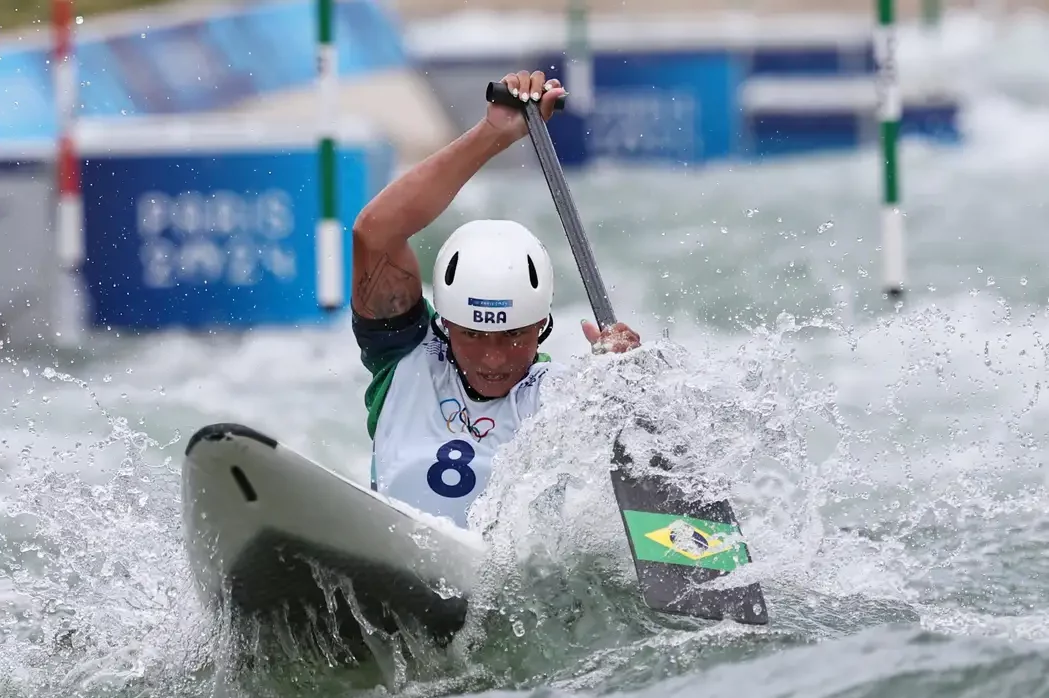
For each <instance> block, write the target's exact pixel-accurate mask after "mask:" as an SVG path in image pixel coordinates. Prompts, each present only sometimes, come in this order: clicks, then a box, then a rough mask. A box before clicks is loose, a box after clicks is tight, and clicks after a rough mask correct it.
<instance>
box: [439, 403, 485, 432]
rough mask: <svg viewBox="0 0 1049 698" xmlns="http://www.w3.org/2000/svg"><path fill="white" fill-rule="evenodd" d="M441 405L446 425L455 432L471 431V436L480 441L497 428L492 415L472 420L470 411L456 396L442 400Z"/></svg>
mask: <svg viewBox="0 0 1049 698" xmlns="http://www.w3.org/2000/svg"><path fill="white" fill-rule="evenodd" d="M440 406H441V416H442V417H444V425H445V427H446V428H447V429H448V431H450V432H451V433H453V434H454V433H456V432H464V431H465V432H469V434H470V436H472V437H474V438H475V439H477V440H478V441H480V440H481V439H483V438H484V437H486V436H488V434H489V433H491V431H492V429H495V420H494V419H492V418H491V417H481V418H480V419H478V420H477V421H475V422H471V421H470V412H469V411H468V410H467V409H466V407H465V406H464V405H462V404H461V403H460V402H459V401H458V400H456V399H455V398H454V397H450V398H445V399H444V400H441V405H440ZM456 423H458V425H457V424H456ZM456 426H457V427H458V428H456Z"/></svg>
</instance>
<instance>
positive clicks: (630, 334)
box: [583, 320, 641, 354]
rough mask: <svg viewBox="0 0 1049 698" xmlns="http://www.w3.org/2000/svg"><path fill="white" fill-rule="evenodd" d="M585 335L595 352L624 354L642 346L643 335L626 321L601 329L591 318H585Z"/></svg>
mask: <svg viewBox="0 0 1049 698" xmlns="http://www.w3.org/2000/svg"><path fill="white" fill-rule="evenodd" d="M583 336H584V337H586V341H588V342H590V346H591V348H592V349H593V352H594V353H595V354H604V353H606V352H612V353H613V354H622V353H625V352H628V351H630V350H631V349H637V348H638V347H639V346H641V337H640V336H639V335H638V333H637V332H634V331H633V330H632V329H630V328H629V327H627V325H626V323H624V322H617V323H616V324H614V325H612V326H611V327H606V328H605V329H603V330H600V329H598V327H597V325H595V324H594V323H592V322H590V321H589V320H583Z"/></svg>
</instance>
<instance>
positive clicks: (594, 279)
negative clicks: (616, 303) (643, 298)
mask: <svg viewBox="0 0 1049 698" xmlns="http://www.w3.org/2000/svg"><path fill="white" fill-rule="evenodd" d="M487 99H488V101H489V102H495V103H496V104H501V105H503V106H507V107H522V106H523V107H524V110H523V111H524V119H525V123H526V124H527V125H528V135H529V136H530V137H531V139H532V145H533V146H535V154H536V155H537V156H538V157H539V166H540V167H541V168H542V169H543V175H544V176H545V177H546V184H547V187H549V189H550V196H551V197H553V199H554V206H555V207H556V208H557V215H558V216H560V218H561V225H562V226H564V229H565V234H566V235H567V236H568V244H569V246H570V247H571V248H572V255H573V256H574V257H575V261H576V266H577V267H578V268H579V275H580V277H582V280H583V288H585V289H586V295H587V297H588V298H589V299H590V308H591V309H592V310H593V311H594V318H595V319H596V320H597V325H598V327H600V328H601V329H605V328H606V327H611V326H612V325H614V324H615V322H616V314H615V311H614V310H612V302H611V301H610V300H609V299H608V291H606V290H605V283H604V281H602V279H601V272H600V271H598V269H597V260H596V259H594V251H593V250H592V249H591V248H590V242H589V241H588V240H587V237H586V232H585V231H584V230H583V222H582V220H580V218H579V210H578V209H577V208H576V205H575V201H574V200H573V199H572V192H571V190H570V189H569V188H568V182H567V181H566V180H565V173H564V171H563V170H562V169H561V162H560V161H559V160H558V159H557V152H556V151H555V150H554V143H553V141H551V140H550V131H548V130H547V128H546V122H545V121H543V116H542V114H540V113H539V105H538V104H537V103H536V102H532V101H529V102H527V103H525V102H522V101H521V100H520V99H518V98H516V97H514V96H513V95H511V94H510V91H509V89H508V88H507V87H506V85H505V84H503V83H501V82H491V83H488V92H487ZM557 108H558V109H563V108H564V98H562V99H561V100H559V101H558V104H557Z"/></svg>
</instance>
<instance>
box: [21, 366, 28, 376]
mask: <svg viewBox="0 0 1049 698" xmlns="http://www.w3.org/2000/svg"><path fill="white" fill-rule="evenodd" d="M22 375H23V376H25V377H26V378H29V369H28V368H23V369H22Z"/></svg>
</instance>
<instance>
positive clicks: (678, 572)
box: [485, 82, 768, 625]
mask: <svg viewBox="0 0 1049 698" xmlns="http://www.w3.org/2000/svg"><path fill="white" fill-rule="evenodd" d="M485 96H486V99H487V100H488V101H489V102H494V103H496V104H501V105H503V106H508V107H518V108H522V107H523V109H524V118H525V123H527V124H528V135H529V136H530V137H531V139H532V145H533V146H535V153H536V155H537V156H538V157H539V165H540V166H541V167H542V169H543V175H544V176H545V177H546V183H547V186H548V187H549V188H550V195H551V196H552V197H553V199H554V206H555V207H556V208H557V213H558V215H559V216H560V217H561V224H562V225H563V226H564V229H565V234H566V235H567V236H568V243H569V246H570V247H571V248H572V254H573V256H574V257H575V260H576V266H577V267H578V268H579V274H580V276H581V277H582V279H583V287H584V288H585V289H586V293H587V296H588V297H589V299H590V307H591V308H592V309H593V311H594V317H595V318H596V319H597V324H598V326H599V327H601V328H602V329H604V328H606V327H610V326H611V325H613V324H615V322H616V316H615V312H614V311H613V310H612V303H611V301H609V299H608V293H607V291H606V290H605V285H604V282H603V281H602V280H601V274H600V272H599V271H598V270H597V261H596V260H595V259H594V253H593V251H592V250H591V248H590V243H589V242H588V241H587V237H586V233H585V232H584V231H583V223H582V221H581V220H580V218H579V211H578V210H577V209H576V206H575V202H574V201H573V199H572V192H571V191H570V190H569V188H568V182H567V181H565V174H564V171H563V170H562V169H561V163H560V161H559V160H558V159H557V153H556V151H555V150H554V144H553V142H552V141H551V140H550V132H549V131H548V130H547V128H546V122H545V121H543V117H542V115H541V114H540V113H539V105H538V104H537V103H536V102H532V101H529V102H527V103H526V102H522V101H521V100H520V99H518V98H516V97H514V96H513V95H511V94H510V90H509V89H508V88H507V86H506V85H505V84H503V83H501V82H490V83H488V90H487V92H486V95H485ZM564 105H565V98H563V97H562V98H561V99H559V100H558V103H557V109H563V108H564ZM641 426H642V427H643V428H648V429H649V430H650V431H651V430H652V428H651V427H649V426H647V425H644V424H642V425H641ZM666 462H667V461H666V459H665V458H662V457H660V456H658V455H657V456H654V457H653V458H652V461H651V462H650V463H649V465H650V467H651V468H655V469H659V468H660V466H663V469H664V471H665V463H666ZM612 463H613V465H615V466H616V467H615V468H614V469H613V470H612V471H611V477H612V487H613V491H614V492H615V497H616V503H617V505H618V506H619V513H620V515H621V517H622V519H623V527H624V528H625V529H626V534H627V538H628V540H629V541H630V554H631V556H632V557H633V559H634V569H635V571H636V572H637V577H638V585H639V586H640V587H641V594H642V598H643V599H644V601H645V604H646V605H648V606H649V607H650V608H652V609H654V610H657V611H663V612H666V613H675V614H680V615H689V616H694V617H697V618H705V619H709V620H722V619H724V618H731V619H733V620H736V621H738V622H740V623H748V624H759V625H764V624H766V623H768V610H767V607H766V605H765V598H764V595H763V594H762V592H761V586H760V585H759V584H758V583H757V582H755V583H753V584H748V585H745V586H741V587H734V588H728V589H703V588H702V586H701V585H702V584H703V583H704V582H709V581H710V580H712V579H715V578H717V577H721V576H724V575H727V574H729V573H730V572H731V571H732V570H734V569H736V568H737V567H739V566H740V565H743V564H746V563H748V562H750V561H751V558H750V551H749V549H748V547H747V545H746V544H745V543H732V544H730V543H728V542H726V540H725V538H726V537H728V536H733V537H736V538H738V537H739V536H740V530H739V524H738V522H737V521H736V516H735V513H734V512H733V511H732V507H731V506H730V505H729V503H728V502H727V501H724V500H721V501H716V502H706V503H704V502H700V501H695V500H694V499H691V498H689V497H688V496H687V495H686V494H685V492H684V491H683V490H682V489H681V488H680V487H678V486H677V485H676V484H674V483H673V482H672V481H671V480H670V479H669V478H666V477H662V476H660V475H658V474H655V473H650V472H649V473H641V472H640V471H638V470H637V469H636V468H634V469H633V472H630V473H628V472H627V470H626V468H625V466H629V465H632V464H633V459H632V458H631V456H630V455H629V454H628V453H627V452H626V448H625V447H624V446H623V444H622V443H621V441H620V440H619V438H618V437H617V438H616V441H615V443H614V444H613V450H612Z"/></svg>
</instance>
